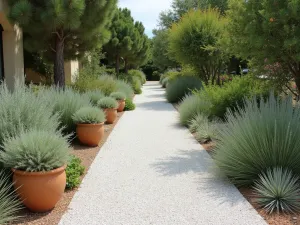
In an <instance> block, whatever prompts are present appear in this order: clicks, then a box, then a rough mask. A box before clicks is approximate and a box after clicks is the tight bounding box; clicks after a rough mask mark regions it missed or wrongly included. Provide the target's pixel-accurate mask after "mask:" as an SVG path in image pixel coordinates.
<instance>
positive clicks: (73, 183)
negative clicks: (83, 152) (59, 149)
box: [66, 156, 85, 189]
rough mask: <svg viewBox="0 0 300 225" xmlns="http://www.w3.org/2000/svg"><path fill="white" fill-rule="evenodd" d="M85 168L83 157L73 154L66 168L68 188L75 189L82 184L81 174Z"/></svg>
mask: <svg viewBox="0 0 300 225" xmlns="http://www.w3.org/2000/svg"><path fill="white" fill-rule="evenodd" d="M84 170H85V167H84V166H83V165H82V164H81V159H79V158H78V157H76V156H72V157H71V160H70V161H69V163H68V166H67V168H66V175H67V185H66V189H73V188H76V187H78V186H79V185H80V176H81V175H83V173H84Z"/></svg>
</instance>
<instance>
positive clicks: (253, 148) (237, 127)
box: [214, 95, 300, 186]
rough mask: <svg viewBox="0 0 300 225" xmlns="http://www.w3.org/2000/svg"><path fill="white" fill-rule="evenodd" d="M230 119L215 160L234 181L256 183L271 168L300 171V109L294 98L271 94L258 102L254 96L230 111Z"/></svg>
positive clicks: (222, 134)
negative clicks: (234, 110)
mask: <svg viewBox="0 0 300 225" xmlns="http://www.w3.org/2000/svg"><path fill="white" fill-rule="evenodd" d="M226 121H227V122H228V123H227V124H226V125H225V126H223V127H222V129H220V130H219V141H217V146H216V150H215V152H214V159H215V162H216V164H217V165H218V166H219V168H220V169H221V171H222V172H224V173H225V174H226V175H227V176H228V177H229V178H230V179H231V180H232V182H233V183H234V184H237V185H239V186H242V185H252V184H253V182H254V181H255V180H257V179H258V178H259V174H261V173H263V172H266V171H267V170H268V169H269V168H276V167H282V168H283V169H289V170H291V171H293V173H294V174H295V175H298V174H300V151H299V146H300V138H299V132H300V123H299V121H300V109H299V107H296V108H294V107H293V104H292V99H283V100H278V99H276V98H275V97H274V95H270V97H269V99H268V100H267V101H264V99H261V100H260V101H259V103H258V101H257V99H256V98H255V97H253V98H252V99H250V100H246V101H245V104H244V108H240V107H239V108H238V109H237V111H236V112H233V111H232V110H231V111H229V112H228V113H227V114H226Z"/></svg>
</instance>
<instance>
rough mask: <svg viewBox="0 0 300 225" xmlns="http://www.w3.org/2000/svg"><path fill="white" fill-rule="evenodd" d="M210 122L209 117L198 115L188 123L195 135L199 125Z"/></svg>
mask: <svg viewBox="0 0 300 225" xmlns="http://www.w3.org/2000/svg"><path fill="white" fill-rule="evenodd" d="M207 121H208V118H207V115H204V114H202V113H197V114H196V115H195V116H193V118H192V119H191V120H189V122H188V127H189V130H190V131H191V132H192V133H194V132H196V130H197V129H198V127H199V124H202V123H205V122H207Z"/></svg>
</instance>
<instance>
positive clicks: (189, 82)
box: [166, 76, 202, 103]
mask: <svg viewBox="0 0 300 225" xmlns="http://www.w3.org/2000/svg"><path fill="white" fill-rule="evenodd" d="M169 79H170V78H169ZM200 89H202V82H201V80H200V79H199V78H197V77H192V76H183V77H178V78H177V79H174V80H172V81H169V83H168V86H167V89H166V97H167V100H168V101H169V102H171V103H174V102H178V101H180V100H181V99H182V98H183V97H184V96H185V95H187V94H190V93H191V92H192V91H193V90H200Z"/></svg>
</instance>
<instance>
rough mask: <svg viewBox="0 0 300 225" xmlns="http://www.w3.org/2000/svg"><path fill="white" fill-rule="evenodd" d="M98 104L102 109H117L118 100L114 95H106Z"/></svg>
mask: <svg viewBox="0 0 300 225" xmlns="http://www.w3.org/2000/svg"><path fill="white" fill-rule="evenodd" d="M98 106H99V107H100V108H101V109H116V108H117V107H118V102H117V100H115V99H114V98H112V97H104V98H102V99H100V100H99V101H98Z"/></svg>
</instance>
